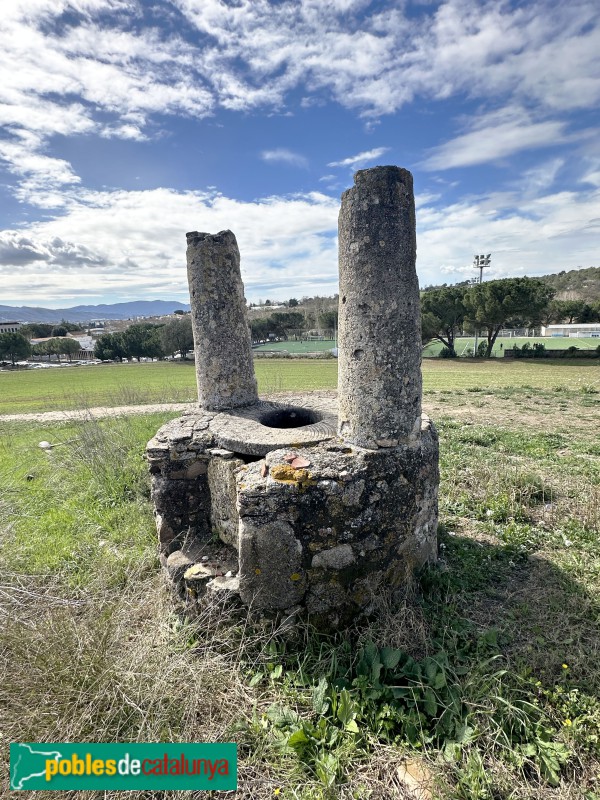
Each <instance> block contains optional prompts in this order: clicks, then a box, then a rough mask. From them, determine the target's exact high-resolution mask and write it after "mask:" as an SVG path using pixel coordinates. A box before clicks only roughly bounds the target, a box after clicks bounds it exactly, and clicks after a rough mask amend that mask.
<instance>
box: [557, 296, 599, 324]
mask: <svg viewBox="0 0 600 800" xmlns="http://www.w3.org/2000/svg"><path fill="white" fill-rule="evenodd" d="M587 308H589V306H588V305H587V303H585V302H584V301H583V300H553V301H552V302H551V303H549V304H548V313H549V314H550V313H551V314H552V320H553V322H565V323H567V324H568V325H572V324H573V322H575V321H577V322H583V319H582V317H585V316H586V309H587Z"/></svg>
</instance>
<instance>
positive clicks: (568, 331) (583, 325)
mask: <svg viewBox="0 0 600 800" xmlns="http://www.w3.org/2000/svg"><path fill="white" fill-rule="evenodd" d="M542 336H570V337H572V338H574V339H583V338H587V337H591V338H592V339H600V322H573V323H570V324H569V323H566V324H561V325H546V326H542Z"/></svg>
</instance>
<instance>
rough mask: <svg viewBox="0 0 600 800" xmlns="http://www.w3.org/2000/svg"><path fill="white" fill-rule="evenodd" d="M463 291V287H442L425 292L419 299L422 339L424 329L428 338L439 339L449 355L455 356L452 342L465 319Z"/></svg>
mask: <svg viewBox="0 0 600 800" xmlns="http://www.w3.org/2000/svg"><path fill="white" fill-rule="evenodd" d="M465 291H466V288H465V287H457V286H442V287H440V288H439V289H431V290H430V291H428V292H425V293H424V294H423V296H422V297H421V313H422V318H421V332H422V336H423V338H424V334H425V329H426V330H427V332H428V333H430V334H431V336H430V337H429V338H435V339H439V341H440V342H441V343H442V344H443V345H445V346H446V347H447V348H448V350H449V351H450V353H451V355H456V351H455V350H454V340H455V338H456V336H457V334H458V333H460V331H461V330H462V326H463V322H464V319H465V311H466V309H465ZM424 326H425V327H424Z"/></svg>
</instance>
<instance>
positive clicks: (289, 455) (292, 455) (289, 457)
mask: <svg viewBox="0 0 600 800" xmlns="http://www.w3.org/2000/svg"><path fill="white" fill-rule="evenodd" d="M295 458H296V453H286V454H285V455H284V456H283V460H284V461H287V462H288V463H290V464H291V462H292V461H293V460H294V459H295Z"/></svg>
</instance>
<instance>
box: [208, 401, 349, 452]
mask: <svg viewBox="0 0 600 800" xmlns="http://www.w3.org/2000/svg"><path fill="white" fill-rule="evenodd" d="M209 427H210V432H211V433H212V434H214V435H215V437H216V438H217V441H218V443H219V446H220V447H225V448H227V449H228V450H233V452H234V453H242V454H243V455H249V456H265V455H266V454H267V453H269V452H270V451H271V450H279V449H280V448H282V447H302V446H306V445H308V444H316V443H317V442H323V441H325V440H326V439H331V438H332V437H334V436H336V434H337V402H336V400H335V399H334V398H332V397H327V396H324V395H315V394H310V395H291V396H287V395H286V398H285V402H283V401H281V402H279V401H276V400H260V401H259V402H258V403H255V404H254V405H251V406H246V408H235V409H232V410H231V411H221V413H220V414H218V415H217V416H216V417H214V419H213V420H212V421H211V423H210V426H209Z"/></svg>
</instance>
